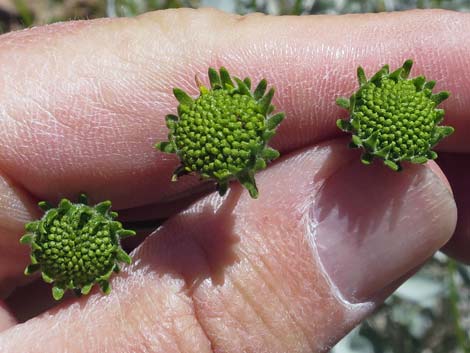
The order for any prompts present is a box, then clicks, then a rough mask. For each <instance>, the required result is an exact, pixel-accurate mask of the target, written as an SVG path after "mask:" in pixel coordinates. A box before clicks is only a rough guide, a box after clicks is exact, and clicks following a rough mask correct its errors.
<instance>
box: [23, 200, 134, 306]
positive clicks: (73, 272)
mask: <svg viewBox="0 0 470 353" xmlns="http://www.w3.org/2000/svg"><path fill="white" fill-rule="evenodd" d="M46 205H47V207H45V206H46ZM39 206H40V207H41V208H42V209H46V213H45V214H44V216H43V217H42V218H41V219H40V220H39V221H35V222H31V223H28V224H27V225H26V227H25V228H26V230H27V231H28V233H27V234H25V235H24V236H23V237H22V238H21V239H20V242H21V243H22V244H28V245H30V246H31V265H29V266H28V267H27V268H26V270H25V274H26V275H30V274H31V273H33V272H35V271H41V275H42V278H43V280H44V281H45V282H47V283H53V288H52V295H53V297H54V299H56V300H59V299H61V298H62V296H63V295H64V292H65V291H66V290H67V289H72V290H74V291H75V293H79V294H88V293H89V292H90V290H91V288H92V287H93V285H94V284H95V283H99V285H100V287H101V289H102V291H103V292H104V293H109V290H110V286H109V282H108V280H109V278H110V276H111V275H112V273H113V272H119V265H118V262H125V263H130V261H131V258H130V257H129V255H127V254H126V253H125V252H124V250H122V248H121V245H120V239H121V238H123V237H126V236H130V235H135V232H134V231H132V230H126V229H123V228H122V225H121V223H119V222H117V221H115V220H114V219H115V218H116V217H117V213H116V212H112V211H111V210H110V209H111V202H110V201H104V202H101V203H99V204H97V205H95V206H88V205H87V197H86V196H85V195H81V196H80V202H79V203H76V204H73V203H71V202H70V201H69V200H67V199H63V200H62V201H60V203H59V206H58V207H57V208H52V206H50V205H49V204H47V203H45V202H40V203H39Z"/></svg>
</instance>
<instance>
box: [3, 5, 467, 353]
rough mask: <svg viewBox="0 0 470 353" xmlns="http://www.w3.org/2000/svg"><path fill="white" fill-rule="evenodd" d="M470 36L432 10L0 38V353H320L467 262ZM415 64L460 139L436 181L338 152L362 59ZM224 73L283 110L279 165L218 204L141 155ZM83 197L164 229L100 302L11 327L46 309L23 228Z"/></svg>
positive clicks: (195, 20) (136, 23) (128, 25)
mask: <svg viewBox="0 0 470 353" xmlns="http://www.w3.org/2000/svg"><path fill="white" fill-rule="evenodd" d="M175 24H177V25H176V26H175ZM469 30H470V17H469V15H467V14H459V13H453V12H443V11H420V12H418V11H413V12H404V13H393V14H379V15H360V16H341V17H329V16H315V17H302V18H299V17H277V18H275V17H267V16H262V15H250V16H246V17H239V16H234V15H227V14H223V13H220V12H217V11H214V10H200V11H193V10H179V11H162V12H156V13H150V14H147V15H144V16H140V17H138V18H134V19H119V20H98V21H86V22H69V23H66V24H58V25H53V26H47V27H39V28H35V29H32V30H27V31H22V32H16V33H11V34H7V35H3V36H1V37H0V80H1V84H0V102H2V105H1V108H0V114H1V119H0V125H1V126H0V141H1V143H0V177H1V178H0V181H1V182H0V188H1V190H0V195H1V196H0V252H1V256H0V262H1V263H0V290H1V293H2V295H3V298H7V297H8V298H7V301H6V303H7V304H5V305H3V308H4V309H3V311H1V315H0V324H1V326H2V328H3V329H4V331H3V332H2V333H0V351H2V352H37V351H38V349H40V351H41V352H87V353H88V352H312V351H313V352H325V351H327V350H328V349H329V348H330V347H331V346H332V345H333V344H334V343H335V342H336V341H337V340H339V339H340V338H341V337H342V336H344V335H345V334H346V333H347V332H348V331H349V330H350V329H352V328H353V327H354V326H355V325H357V324H358V323H359V322H360V321H361V320H363V319H364V318H365V317H366V316H367V315H368V314H370V313H371V312H372V311H373V310H374V309H375V308H377V306H378V305H380V303H381V302H383V300H384V299H385V298H386V297H387V296H388V295H389V294H390V293H391V292H392V291H393V290H394V289H395V288H396V287H397V286H398V285H399V284H400V283H402V282H403V281H404V280H405V279H406V278H408V277H409V276H410V275H411V274H412V273H413V272H414V271H415V270H416V269H417V268H418V267H419V266H420V265H421V264H422V263H423V262H424V261H426V259H427V258H429V257H430V256H431V255H432V254H433V253H434V252H435V251H437V250H438V249H441V248H442V247H443V246H444V244H446V243H447V245H446V246H445V249H446V251H448V252H449V253H450V254H452V255H454V256H455V257H457V258H459V259H461V260H463V261H470V257H469V253H468V252H466V251H465V249H468V245H469V244H468V242H469V236H470V227H469V225H468V222H465V218H468V213H469V207H470V206H469V204H470V202H468V198H466V196H464V194H465V193H466V194H468V191H467V190H468V187H466V185H465V183H464V180H465V178H467V179H468V177H467V176H466V175H465V174H463V173H460V170H461V169H460V168H461V166H462V165H465V164H468V160H469V158H470V157H469V155H468V153H469V152H470V144H469V143H468V138H466V131H468V129H469V128H470V126H467V125H468V124H469V119H468V118H467V114H468V113H467V112H468V111H469V108H470V106H469V105H470V97H469V95H470V87H469V85H470V79H469V75H470V74H469V73H468V70H467V68H468V66H469V64H470V57H469V55H468V52H469V50H470V38H469V37H468V36H467V35H466V33H468V32H469ZM407 58H413V59H414V60H415V63H416V66H415V67H414V68H413V71H412V74H413V75H418V74H423V73H425V74H426V76H427V77H428V78H432V79H435V80H437V82H438V83H437V86H436V91H438V90H442V89H447V90H449V91H451V92H452V96H451V98H449V99H448V100H447V101H446V102H445V103H444V104H443V107H444V108H445V109H446V112H447V114H446V124H447V125H452V126H454V127H455V128H456V132H455V133H454V135H452V136H451V137H450V138H448V139H447V140H446V141H445V142H443V143H442V144H441V145H440V146H439V150H440V151H445V153H442V154H441V158H440V159H439V162H438V163H439V164H440V166H441V168H442V169H441V168H440V167H439V166H438V165H437V164H435V163H433V162H430V163H427V164H426V165H407V166H406V167H407V168H406V169H405V171H403V172H402V173H399V174H394V173H392V172H391V171H390V170H389V169H387V168H386V167H384V166H382V165H381V163H379V162H377V163H374V164H373V165H372V166H368V167H367V166H363V165H361V164H360V162H359V152H358V151H354V150H349V149H347V147H346V144H347V138H344V137H342V135H341V132H340V131H339V130H338V129H337V128H336V127H335V121H336V119H337V118H338V117H344V114H345V112H344V111H342V110H341V109H340V108H338V107H336V106H335V104H334V98H335V97H337V96H342V95H349V94H350V93H351V92H352V91H353V90H355V88H356V87H357V83H356V80H355V69H356V67H357V65H358V64H361V65H363V66H364V68H365V69H366V72H367V73H368V74H369V75H370V74H371V73H372V72H375V71H377V69H378V68H379V67H380V66H381V65H382V64H384V63H389V64H390V65H391V67H392V68H393V67H397V66H398V65H401V64H402V62H403V61H404V60H405V59H407ZM220 65H224V66H226V67H227V69H228V70H229V71H230V72H231V73H233V74H235V75H237V74H239V75H243V76H249V77H251V78H252V81H253V82H257V81H258V80H260V79H261V78H262V77H266V79H267V80H268V82H269V83H270V84H272V85H273V86H275V87H276V89H277V93H276V96H275V99H274V104H275V105H276V106H277V107H282V110H283V111H285V112H286V114H287V119H286V120H285V122H283V124H282V125H281V127H280V128H279V130H278V131H279V132H278V135H277V136H276V137H275V138H274V140H273V143H272V145H273V147H275V148H277V149H279V150H280V151H281V152H282V153H283V157H282V158H280V159H279V160H278V161H277V162H276V163H274V164H272V165H271V166H270V167H269V168H268V169H267V170H265V171H263V172H261V173H259V174H258V175H257V183H258V186H259V189H260V198H259V200H256V201H255V200H252V199H250V197H249V196H248V194H247V192H246V191H245V190H243V189H242V188H240V186H238V185H233V186H232V188H231V190H230V192H229V193H228V195H227V196H226V197H224V198H220V197H219V196H217V194H215V193H211V190H212V186H211V185H207V184H200V183H199V181H198V180H197V179H196V178H192V177H185V178H182V180H181V181H179V182H178V183H171V182H170V181H169V180H170V176H171V173H172V171H173V169H174V168H175V166H176V165H177V160H176V159H175V157H174V156H168V155H165V154H162V153H159V152H156V151H155V150H154V149H153V148H152V145H153V144H154V143H155V141H158V140H165V139H166V134H167V130H166V128H165V126H164V116H165V114H167V113H171V112H174V107H175V106H176V100H175V99H174V97H173V96H172V94H171V88H172V87H175V86H177V87H181V88H183V89H185V90H187V91H189V92H190V93H192V94H196V93H197V87H196V85H195V84H194V79H193V78H194V75H195V74H198V75H199V77H200V78H201V80H202V81H203V82H206V83H207V77H206V70H207V68H208V67H209V66H214V67H219V66H220ZM446 176H449V181H450V184H449V182H448V181H447V179H446ZM454 186H455V188H454ZM451 187H452V188H454V189H453V191H452V190H451ZM82 191H86V192H87V193H88V194H89V195H90V198H91V201H92V202H98V201H101V200H103V199H111V200H113V204H114V206H115V208H116V209H118V210H120V214H121V215H122V216H123V219H124V220H126V221H143V220H151V219H161V218H168V220H167V221H166V222H165V223H164V224H163V226H162V227H160V228H158V229H157V230H155V231H154V232H153V233H152V234H151V235H150V236H148V237H147V238H146V239H145V240H144V241H143V243H142V244H141V245H139V246H138V247H137V249H136V250H135V252H134V254H133V256H134V262H133V264H132V265H131V266H127V267H125V268H124V269H123V272H122V273H121V274H120V275H118V276H116V277H114V279H113V280H112V286H113V291H112V292H111V294H110V295H108V296H102V295H101V294H100V293H99V292H98V291H97V290H95V291H94V292H93V293H92V294H91V295H90V296H88V297H83V298H79V299H76V298H72V297H70V298H69V299H66V300H64V301H62V302H61V303H60V304H58V305H57V306H55V307H53V308H50V309H48V310H47V311H46V312H45V313H43V314H41V315H39V316H37V317H35V318H33V319H31V320H29V321H27V322H26V323H24V324H20V325H16V320H17V318H20V319H21V320H22V321H23V320H26V319H29V318H31V317H33V316H35V315H36V313H38V312H40V311H42V310H44V308H47V307H49V306H51V305H50V292H49V290H50V289H49V288H48V287H47V286H44V285H42V284H35V283H32V284H29V285H28V287H27V288H28V289H27V290H26V291H23V292H22V291H21V290H20V289H17V290H16V291H14V292H13V294H11V293H12V290H14V289H15V288H17V287H18V286H19V285H22V284H25V282H26V281H31V278H25V277H24V276H23V275H22V271H23V269H24V267H25V266H26V265H27V263H28V257H27V253H28V249H27V248H25V247H23V246H21V245H19V244H18V239H19V237H20V236H21V234H22V233H23V224H24V222H25V221H28V220H31V219H33V218H36V217H37V216H38V215H39V214H38V211H37V209H36V207H35V203H36V202H37V200H39V199H46V200H49V201H51V202H57V201H58V200H59V199H60V198H61V197H69V198H75V197H76V195H77V194H78V193H79V192H82ZM453 193H454V194H453ZM204 195H206V196H204ZM454 195H455V198H454ZM456 201H457V204H456ZM457 207H458V208H459V217H457ZM39 347H40V348H39Z"/></svg>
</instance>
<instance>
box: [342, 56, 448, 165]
mask: <svg viewBox="0 0 470 353" xmlns="http://www.w3.org/2000/svg"><path fill="white" fill-rule="evenodd" d="M412 64H413V62H412V61H411V60H407V61H406V62H405V63H404V64H403V66H402V67H400V68H398V69H397V70H396V71H394V72H392V73H390V72H389V67H388V65H385V66H384V67H382V69H381V70H379V71H378V72H377V73H376V74H375V75H373V76H372V77H371V78H370V79H369V80H367V79H366V76H365V73H364V70H363V69H362V68H361V67H359V68H358V72H357V74H358V79H359V85H360V87H359V90H358V91H357V92H356V93H354V94H353V95H352V96H351V97H350V98H349V99H346V98H339V99H338V100H337V103H338V105H340V106H341V107H343V108H346V109H348V111H349V114H350V116H349V118H348V119H347V120H338V121H337V125H338V127H339V128H340V129H342V130H343V131H347V132H350V133H352V134H353V136H352V142H351V144H350V146H351V147H360V148H362V149H363V150H364V153H363V155H362V158H361V160H362V162H363V163H365V164H370V163H371V162H372V160H373V158H374V157H378V158H381V159H383V160H384V163H385V165H387V166H388V167H390V168H391V169H393V170H396V171H398V170H401V169H402V166H401V162H402V161H408V162H411V163H425V162H427V161H428V160H429V159H435V158H437V153H436V152H434V151H432V147H434V146H435V145H436V144H437V143H438V142H439V141H440V140H442V139H443V138H444V137H446V136H448V135H450V134H451V133H452V132H453V131H454V129H453V128H452V127H450V126H439V123H440V122H441V121H442V119H443V117H444V111H443V110H442V109H436V106H437V105H438V104H439V103H440V102H442V101H443V100H444V99H446V98H447V97H448V96H449V93H448V92H440V93H437V94H433V93H432V88H433V87H434V85H435V82H434V81H427V82H426V79H425V78H424V77H423V76H418V77H415V78H413V79H409V78H408V76H409V73H410V70H411V67H412Z"/></svg>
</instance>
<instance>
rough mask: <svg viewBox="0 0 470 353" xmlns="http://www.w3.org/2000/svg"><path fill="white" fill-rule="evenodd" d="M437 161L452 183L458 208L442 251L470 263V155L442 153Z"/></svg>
mask: <svg viewBox="0 0 470 353" xmlns="http://www.w3.org/2000/svg"><path fill="white" fill-rule="evenodd" d="M438 163H439V166H440V167H441V168H442V170H443V171H444V173H445V174H446V176H447V178H448V180H449V182H450V183H451V185H452V190H453V192H454V197H455V202H456V203H457V208H458V210H459V212H458V220H457V228H456V230H455V234H454V236H453V237H452V239H451V240H450V241H449V243H447V244H446V246H445V247H444V251H445V252H446V253H448V254H449V255H451V256H453V257H455V258H456V259H458V260H460V261H462V262H465V263H470V252H469V251H468V249H470V182H469V181H470V156H469V155H465V154H453V153H443V154H441V156H440V158H439V161H438Z"/></svg>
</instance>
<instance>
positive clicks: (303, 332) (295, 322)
mask: <svg viewBox="0 0 470 353" xmlns="http://www.w3.org/2000/svg"><path fill="white" fill-rule="evenodd" d="M247 260H248V262H249V263H250V266H251V268H252V269H253V271H255V273H256V274H257V276H258V277H259V278H261V279H262V280H263V282H264V284H265V285H266V287H267V288H268V290H269V291H270V292H271V293H272V294H273V295H275V297H276V298H277V299H278V300H279V302H280V303H281V305H282V307H283V309H284V311H285V313H286V314H287V317H288V318H289V319H290V320H291V322H292V324H293V326H294V329H293V330H291V332H297V331H300V333H301V336H302V339H303V341H304V342H308V343H309V346H310V347H311V348H312V349H313V345H312V344H310V342H309V341H310V340H309V339H308V335H307V333H306V330H305V328H304V327H303V326H302V325H300V323H299V321H298V320H297V318H296V317H295V316H294V315H292V313H291V312H290V310H289V306H288V305H287V303H286V301H285V300H284V299H283V298H282V296H281V295H279V293H278V290H276V288H275V287H274V286H273V285H272V284H271V283H270V281H269V280H266V274H265V273H263V272H262V271H261V270H260V269H259V268H258V267H257V266H256V265H255V263H254V262H253V261H251V260H250V258H249V257H247ZM260 261H261V262H262V264H263V265H264V268H266V269H267V270H268V273H270V275H271V278H274V277H275V276H274V273H273V271H272V269H271V268H270V266H269V263H267V262H266V261H265V260H264V259H263V258H262V257H260ZM279 289H280V292H281V293H282V292H283V291H282V286H280V288H279ZM282 294H283V295H285V293H282ZM263 322H264V323H265V325H268V322H267V321H266V322H265V320H263ZM270 326H271V325H269V326H268V328H269V329H270V330H271V331H272V332H273V333H274V331H273V329H272V328H271V327H270Z"/></svg>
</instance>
